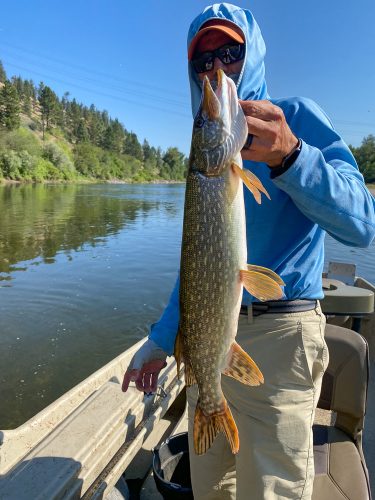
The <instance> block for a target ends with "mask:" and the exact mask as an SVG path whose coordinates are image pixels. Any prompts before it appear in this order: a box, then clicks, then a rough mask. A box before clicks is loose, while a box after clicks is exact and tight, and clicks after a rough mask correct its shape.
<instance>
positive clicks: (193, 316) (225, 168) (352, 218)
mask: <svg viewBox="0 0 375 500" xmlns="http://www.w3.org/2000/svg"><path fill="white" fill-rule="evenodd" d="M264 56H265V45H264V41H263V39H262V36H261V32H260V30H259V27H258V25H257V23H256V21H255V20H254V18H253V16H252V14H251V12H250V11H248V10H245V9H241V8H239V7H236V6H234V5H231V4H215V5H213V6H210V7H207V8H206V9H205V10H204V11H203V12H202V13H201V14H200V15H199V16H198V17H197V18H196V19H195V20H194V21H193V22H192V24H191V26H190V30H189V34H188V60H189V78H190V85H191V99H192V111H193V116H194V126H193V136H192V149H191V155H190V162H189V163H190V166H189V173H188V178H187V185H186V199H185V213H184V229H183V242H182V253H181V270H180V276H179V279H178V280H177V283H176V286H175V289H174V291H173V293H172V295H171V298H170V302H169V304H168V306H167V308H166V309H165V311H164V313H163V315H162V317H161V319H160V320H159V321H158V323H156V324H155V325H153V327H152V328H151V332H150V335H149V339H148V340H147V341H146V343H145V344H144V345H143V346H142V347H141V349H140V350H139V351H138V352H137V353H136V354H135V356H134V358H133V360H132V362H131V364H130V366H129V368H128V370H127V372H126V374H125V376H124V382H123V390H124V391H126V390H127V388H128V386H129V382H130V381H131V380H132V381H135V384H136V387H137V388H138V389H139V390H141V391H144V392H146V393H148V392H152V391H155V390H156V385H157V378H158V374H159V372H160V370H161V369H162V367H163V366H164V364H165V359H166V357H167V355H172V354H173V353H174V354H175V356H176V359H177V361H178V363H180V361H181V360H182V361H183V362H184V366H185V380H186V383H187V386H188V405H189V441H190V462H191V476H192V484H193V491H194V497H195V498H196V499H197V500H200V499H226V498H228V499H234V498H237V499H240V500H242V499H243V500H245V499H250V498H254V499H257V500H258V499H259V500H260V499H267V500H271V499H297V498H298V499H309V498H311V494H312V486H313V478H314V463H313V450H312V423H313V419H314V413H315V408H316V404H317V402H318V398H319V393H320V387H321V381H322V376H323V373H324V370H325V369H326V367H327V364H328V352H327V347H326V344H325V341H324V326H325V318H324V315H323V314H322V313H321V310H320V306H319V299H321V298H322V297H323V292H322V282H321V277H322V270H323V263H324V236H325V233H326V232H328V233H329V234H330V235H331V236H333V237H334V238H336V239H337V240H339V241H341V242H342V243H344V244H347V245H351V246H361V247H365V246H368V245H369V244H370V243H371V241H372V239H373V237H374V234H375V215H374V199H373V198H372V196H371V194H370V193H369V192H368V190H367V189H366V187H365V185H364V181H363V177H362V175H361V174H360V172H359V171H358V167H357V165H356V163H355V160H354V158H353V156H352V155H351V153H350V150H349V149H348V147H347V146H346V145H345V143H344V142H343V140H342V139H341V138H340V136H339V135H338V134H337V133H336V131H334V129H333V127H332V124H331V122H330V121H329V119H328V118H327V116H326V115H325V114H324V112H323V111H322V110H321V109H320V108H319V106H318V105H317V104H315V103H314V102H313V101H311V100H310V99H306V98H300V97H298V98H297V97H296V98H285V99H271V98H270V96H269V95H268V92H267V85H266V81H265V76H264V73H265V70H264ZM237 96H238V97H237ZM238 99H239V100H238ZM241 157H242V160H243V165H242V160H241ZM243 185H244V191H243V188H242V186H243ZM267 198H270V199H267ZM245 215H246V220H245ZM242 290H243V294H242ZM235 336H236V340H234V337H235ZM250 356H251V357H250Z"/></svg>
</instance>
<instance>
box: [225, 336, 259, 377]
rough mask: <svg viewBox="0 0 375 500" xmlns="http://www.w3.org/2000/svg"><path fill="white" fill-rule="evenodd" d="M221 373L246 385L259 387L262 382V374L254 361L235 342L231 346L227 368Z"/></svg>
mask: <svg viewBox="0 0 375 500" xmlns="http://www.w3.org/2000/svg"><path fill="white" fill-rule="evenodd" d="M223 373H224V375H228V376H229V377H232V378H234V379H236V380H238V381H239V382H242V383H243V384H246V385H260V384H263V382H264V378H263V375H262V372H261V371H260V370H259V368H258V366H257V365H256V363H255V361H254V360H253V359H252V358H251V357H250V356H249V355H248V354H247V352H245V351H244V350H243V349H242V347H241V346H239V345H238V344H237V342H233V344H232V345H231V348H230V350H229V354H228V362H227V367H226V368H225V370H224V371H223Z"/></svg>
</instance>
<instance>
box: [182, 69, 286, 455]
mask: <svg viewBox="0 0 375 500" xmlns="http://www.w3.org/2000/svg"><path fill="white" fill-rule="evenodd" d="M217 81H218V85H217V88H216V90H215V91H214V90H213V89H212V87H211V84H210V82H209V80H208V78H207V77H205V79H204V82H203V89H202V100H201V104H200V108H199V111H198V113H197V116H196V118H195V120H194V125H193V134H192V144H191V153H190V158H189V171H188V176H187V182H186V194H185V208H184V222H183V237H182V249H181V268H180V322H179V328H178V335H177V338H176V343H175V357H176V360H177V365H178V371H179V370H180V363H181V361H182V360H183V362H184V366H185V381H186V385H187V386H190V385H193V384H194V383H197V384H198V389H199V399H198V402H197V407H196V411H195V417H194V449H195V452H196V453H197V454H202V453H205V452H206V451H207V449H208V448H209V447H210V446H211V444H212V442H213V440H214V439H215V437H216V435H217V434H218V432H220V431H221V432H223V433H224V434H225V436H226V437H227V439H228V441H229V444H230V446H231V450H232V452H233V453H237V452H238V450H239V437H238V430H237V427H236V424H235V422H234V419H233V416H232V413H231V411H230V409H229V407H228V404H227V401H226V399H225V397H224V395H223V392H222V389H221V374H222V373H224V374H225V375H229V376H230V377H233V378H235V379H237V380H238V381H240V382H242V383H244V384H247V385H259V384H261V383H263V382H264V379H263V375H262V373H261V371H260V369H259V368H258V366H257V365H256V363H255V362H254V361H253V360H252V359H251V357H250V356H249V355H248V354H247V353H246V352H245V351H244V350H243V349H242V348H241V347H240V346H239V345H238V344H237V343H236V342H235V336H236V333H237V327H238V317H239V312H240V307H241V299H242V291H243V286H244V287H245V288H246V289H247V290H248V291H249V292H250V293H251V294H252V295H253V296H255V297H257V298H258V299H259V300H271V299H273V300H276V299H280V298H281V297H282V289H281V287H280V285H283V284H284V283H283V281H282V280H281V278H280V277H279V276H278V275H277V274H276V273H274V272H273V271H271V270H270V269H266V268H263V267H260V266H252V265H249V266H248V265H247V247H246V227H245V207H244V197H243V183H244V184H245V185H246V186H247V187H248V188H249V189H250V191H251V192H252V193H253V195H254V197H255V199H256V200H257V202H258V203H260V202H261V193H264V194H265V195H266V196H268V193H267V191H266V189H265V188H264V187H263V185H262V183H261V182H260V180H259V179H258V178H257V177H256V176H255V175H254V174H252V173H251V172H250V171H246V170H243V169H242V160H241V154H240V151H241V149H242V148H243V146H244V144H245V141H246V138H247V122H246V118H245V116H244V113H243V111H242V109H241V107H240V105H239V103H238V98H237V91H236V86H235V84H234V82H233V81H232V80H231V79H230V78H228V77H227V76H226V75H225V74H224V72H223V71H222V70H219V71H218V74H217ZM268 197H269V196H268Z"/></svg>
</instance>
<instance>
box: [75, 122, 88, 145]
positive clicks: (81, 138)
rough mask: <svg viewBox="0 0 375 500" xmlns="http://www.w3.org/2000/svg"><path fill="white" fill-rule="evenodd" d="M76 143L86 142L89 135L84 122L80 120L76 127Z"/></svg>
mask: <svg viewBox="0 0 375 500" xmlns="http://www.w3.org/2000/svg"><path fill="white" fill-rule="evenodd" d="M76 137H77V142H88V140H89V134H88V131H87V127H86V124H85V121H84V120H81V121H80V122H79V124H78V127H77V133H76Z"/></svg>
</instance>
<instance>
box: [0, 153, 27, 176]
mask: <svg viewBox="0 0 375 500" xmlns="http://www.w3.org/2000/svg"><path fill="white" fill-rule="evenodd" d="M0 167H1V171H2V174H3V176H4V177H5V178H6V179H12V180H20V179H21V178H22V176H21V169H22V164H21V159H20V157H19V156H18V155H17V153H15V152H14V151H8V152H7V153H0Z"/></svg>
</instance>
